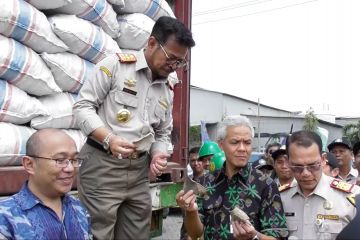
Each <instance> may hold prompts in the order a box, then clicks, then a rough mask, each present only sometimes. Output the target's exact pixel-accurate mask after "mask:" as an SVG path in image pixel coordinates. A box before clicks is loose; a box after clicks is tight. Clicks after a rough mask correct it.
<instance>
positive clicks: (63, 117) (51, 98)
mask: <svg viewBox="0 0 360 240" xmlns="http://www.w3.org/2000/svg"><path fill="white" fill-rule="evenodd" d="M76 98H77V95H75V94H71V93H58V94H53V95H48V96H43V97H39V98H38V99H39V100H40V102H41V103H42V104H43V105H44V106H45V109H46V110H47V111H48V112H49V116H38V117H35V118H33V119H32V120H31V124H30V125H31V127H33V128H35V129H43V128H65V129H68V128H75V129H78V127H77V125H76V120H75V117H74V114H73V111H72V107H73V105H74V103H75V101H76Z"/></svg>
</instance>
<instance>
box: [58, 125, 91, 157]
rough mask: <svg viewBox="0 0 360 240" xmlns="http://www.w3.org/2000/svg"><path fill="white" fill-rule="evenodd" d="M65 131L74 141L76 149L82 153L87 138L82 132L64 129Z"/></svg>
mask: <svg viewBox="0 0 360 240" xmlns="http://www.w3.org/2000/svg"><path fill="white" fill-rule="evenodd" d="M63 131H64V132H65V133H66V134H67V135H69V136H70V137H71V138H72V139H73V140H74V142H75V144H76V148H77V150H78V152H80V150H81V148H82V146H83V145H84V144H85V141H86V136H85V135H84V134H83V133H82V132H81V131H80V130H73V129H63Z"/></svg>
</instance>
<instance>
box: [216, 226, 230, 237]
mask: <svg viewBox="0 0 360 240" xmlns="http://www.w3.org/2000/svg"><path fill="white" fill-rule="evenodd" d="M219 235H220V237H222V238H223V239H229V235H230V227H229V224H221V225H220V232H219Z"/></svg>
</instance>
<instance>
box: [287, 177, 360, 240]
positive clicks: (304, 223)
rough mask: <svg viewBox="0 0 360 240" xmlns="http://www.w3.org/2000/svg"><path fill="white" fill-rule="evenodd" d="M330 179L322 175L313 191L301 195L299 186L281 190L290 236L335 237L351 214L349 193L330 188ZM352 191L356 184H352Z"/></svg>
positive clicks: (296, 237)
mask: <svg viewBox="0 0 360 240" xmlns="http://www.w3.org/2000/svg"><path fill="white" fill-rule="evenodd" d="M333 180H334V178H331V177H329V176H326V175H325V174H322V176H321V179H320V181H319V183H318V185H317V186H316V188H315V190H314V192H313V193H312V194H310V195H309V196H308V197H305V196H304V195H303V194H302V192H301V190H300V188H299V186H297V187H293V188H289V189H287V190H286V191H283V192H281V200H282V202H283V207H284V211H285V216H286V222H287V225H288V229H289V234H290V235H289V237H291V238H290V239H335V238H336V236H337V235H338V234H339V233H340V231H341V230H342V229H343V228H344V227H345V226H346V225H347V224H348V223H349V222H350V221H351V220H352V219H353V218H354V217H355V215H356V208H355V207H354V206H353V205H352V204H351V203H350V202H349V201H348V200H347V198H346V197H347V196H348V195H350V193H345V192H342V191H341V190H338V189H334V188H333V187H331V186H330V185H331V182H332V181H333ZM352 192H353V193H359V192H360V187H358V186H354V187H353V188H352Z"/></svg>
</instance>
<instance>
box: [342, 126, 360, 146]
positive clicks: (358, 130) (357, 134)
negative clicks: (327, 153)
mask: <svg viewBox="0 0 360 240" xmlns="http://www.w3.org/2000/svg"><path fill="white" fill-rule="evenodd" d="M343 134H344V136H345V137H347V138H348V139H349V141H350V142H351V144H353V145H354V144H355V143H356V142H358V141H360V120H359V121H358V122H357V123H349V124H346V125H345V126H344V128H343Z"/></svg>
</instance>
